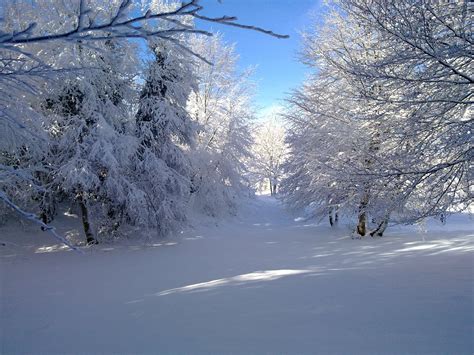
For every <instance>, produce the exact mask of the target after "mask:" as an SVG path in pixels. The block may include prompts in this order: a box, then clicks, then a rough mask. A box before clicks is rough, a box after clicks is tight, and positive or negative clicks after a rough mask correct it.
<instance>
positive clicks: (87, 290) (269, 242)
mask: <svg viewBox="0 0 474 355" xmlns="http://www.w3.org/2000/svg"><path fill="white" fill-rule="evenodd" d="M471 222H472V221H471V220H469V219H468V218H467V217H466V216H455V218H454V219H453V220H452V223H451V224H450V222H449V221H448V225H447V226H445V227H440V226H438V225H436V226H435V225H428V226H427V231H426V232H425V233H422V232H420V231H419V230H418V229H416V228H397V229H389V230H388V233H387V236H386V237H384V238H381V239H371V238H368V239H364V240H351V239H350V237H349V230H348V229H347V228H345V227H344V226H341V227H339V228H338V229H336V230H331V229H330V228H329V227H326V226H325V225H320V226H318V225H316V224H311V223H308V222H295V218H294V217H292V216H289V215H288V214H287V213H286V212H285V211H284V210H283V208H282V207H281V206H280V205H279V203H278V202H276V201H275V200H273V199H271V198H268V197H261V198H259V199H258V200H257V201H256V202H255V203H254V204H253V205H252V206H249V207H248V209H247V211H245V212H244V213H243V214H242V216H241V217H240V218H239V219H237V220H234V221H232V222H227V223H224V224H221V225H219V226H218V227H210V226H207V227H200V228H197V229H196V230H194V231H188V232H185V233H183V234H182V235H181V236H180V237H176V238H174V239H170V240H165V241H161V242H160V241H158V242H155V244H154V245H125V244H120V245H114V244H111V245H101V246H98V247H97V248H94V249H87V250H86V253H85V254H84V255H79V254H76V253H74V252H70V251H66V250H63V249H62V248H59V247H58V246H54V240H53V239H48V237H46V236H45V235H44V234H41V233H37V232H36V231H33V230H32V229H31V228H24V229H21V228H20V229H19V228H17V229H16V231H17V235H14V234H15V229H14V228H13V227H12V226H7V227H3V228H1V229H0V241H2V242H3V243H4V244H5V245H4V246H0V253H1V254H0V256H1V258H0V259H1V261H0V263H1V264H0V273H1V274H0V277H1V314H0V315H1V319H0V322H1V323H0V330H1V332H0V343H1V351H0V352H1V353H2V354H10V353H48V354H49V353H181V354H199V353H214V354H217V353H219V354H222V353H232V354H252V353H258V354H262V353H263V354H300V353H302V354H306V353H308V354H309V353H344V354H366V353H383V354H385V353H387V354H390V353H393V354H400V353H411V354H413V353H423V354H472V353H473V350H474V349H473V340H472V335H473V324H474V308H473V252H474V238H473V237H474V231H473V228H472V224H471ZM451 226H452V227H451ZM61 228H65V227H64V226H62V227H61ZM35 237H36V238H37V241H36V240H35V239H34V238H35ZM40 240H41V242H39V241H40ZM48 243H49V244H48Z"/></svg>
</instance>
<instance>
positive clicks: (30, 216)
mask: <svg viewBox="0 0 474 355" xmlns="http://www.w3.org/2000/svg"><path fill="white" fill-rule="evenodd" d="M0 200H2V201H3V202H4V203H5V204H6V205H7V206H9V207H11V208H12V209H13V210H14V211H15V212H17V213H18V214H20V215H21V216H22V217H23V218H26V219H28V220H30V221H32V222H34V223H36V224H38V225H40V226H41V227H42V228H43V230H45V231H48V232H50V233H51V234H52V235H53V237H54V238H56V239H57V240H59V241H60V242H61V243H63V244H64V245H66V246H68V247H69V248H71V249H72V250H74V251H77V252H80V253H84V252H83V251H82V250H81V249H79V248H77V247H76V246H74V245H72V244H71V243H69V242H68V241H67V239H66V238H64V237H63V236H61V235H59V234H58V233H57V232H56V228H55V227H53V226H50V225H48V224H46V223H44V222H43V221H41V220H40V219H39V218H38V216H36V215H35V214H34V213H31V212H26V211H24V210H22V209H21V208H20V207H18V206H17V205H16V204H15V203H14V202H12V201H11V200H10V199H9V198H8V197H7V195H5V193H4V192H2V191H0Z"/></svg>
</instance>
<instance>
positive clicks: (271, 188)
mask: <svg viewBox="0 0 474 355" xmlns="http://www.w3.org/2000/svg"><path fill="white" fill-rule="evenodd" d="M268 181H269V182H270V196H273V184H272V179H268Z"/></svg>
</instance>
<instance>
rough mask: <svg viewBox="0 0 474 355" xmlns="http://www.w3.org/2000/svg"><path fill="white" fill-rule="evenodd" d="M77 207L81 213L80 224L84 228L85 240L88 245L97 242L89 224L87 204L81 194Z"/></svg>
mask: <svg viewBox="0 0 474 355" xmlns="http://www.w3.org/2000/svg"><path fill="white" fill-rule="evenodd" d="M78 202H79V208H80V209H81V214H82V226H83V228H84V234H85V235H86V241H87V244H88V245H91V244H99V243H98V241H97V239H95V237H94V234H93V233H92V229H91V225H90V223H89V214H88V211H87V206H86V204H85V203H84V200H83V199H82V196H81V197H80V198H79V201H78Z"/></svg>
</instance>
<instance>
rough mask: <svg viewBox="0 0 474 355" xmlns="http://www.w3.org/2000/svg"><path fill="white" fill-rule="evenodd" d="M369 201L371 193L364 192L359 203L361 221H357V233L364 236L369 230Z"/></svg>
mask: <svg viewBox="0 0 474 355" xmlns="http://www.w3.org/2000/svg"><path fill="white" fill-rule="evenodd" d="M368 203H369V194H368V193H364V196H363V197H362V201H361V202H360V205H359V221H358V223H357V233H358V234H359V235H360V236H361V237H363V236H365V233H366V232H367V211H366V208H367V204H368Z"/></svg>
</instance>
